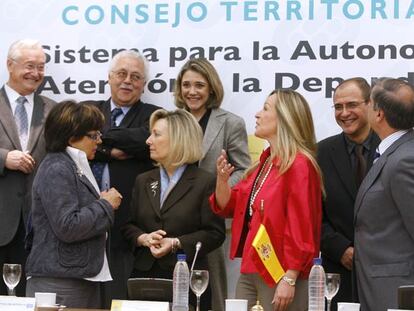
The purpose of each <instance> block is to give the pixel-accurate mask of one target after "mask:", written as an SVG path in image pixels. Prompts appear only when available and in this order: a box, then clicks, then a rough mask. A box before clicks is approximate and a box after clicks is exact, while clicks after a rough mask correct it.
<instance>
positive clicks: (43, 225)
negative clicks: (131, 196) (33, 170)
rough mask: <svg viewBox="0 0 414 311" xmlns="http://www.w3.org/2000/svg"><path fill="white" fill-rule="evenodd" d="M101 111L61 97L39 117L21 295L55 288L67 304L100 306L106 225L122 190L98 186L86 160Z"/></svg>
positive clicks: (104, 276)
mask: <svg viewBox="0 0 414 311" xmlns="http://www.w3.org/2000/svg"><path fill="white" fill-rule="evenodd" d="M103 124H104V117H103V115H102V113H101V112H100V111H99V110H98V108H96V107H94V106H92V105H79V104H77V103H75V102H71V101H67V102H62V103H60V104H58V105H56V106H55V107H53V108H52V110H51V111H50V113H49V115H48V117H47V119H46V123H45V141H46V150H47V155H46V157H45V158H44V160H43V162H42V163H41V164H40V166H39V169H38V172H37V175H36V177H35V180H34V183H33V188H32V226H33V244H32V248H31V252H30V255H29V257H28V259H27V263H26V275H27V276H28V281H27V287H26V295H27V296H28V297H33V296H34V293H35V292H54V293H56V303H58V304H62V305H65V306H68V307H70V308H100V307H101V294H100V286H101V285H100V284H101V282H105V281H110V280H111V279H112V278H111V273H110V271H109V266H108V260H107V257H106V240H107V231H108V229H109V228H110V226H111V225H112V224H113V222H114V210H116V209H117V208H118V207H119V205H120V203H121V199H122V196H121V195H120V194H119V192H118V191H117V190H115V189H114V188H111V189H109V190H107V191H103V192H100V191H99V187H98V185H97V183H96V180H95V178H94V177H93V174H92V172H91V169H90V167H89V164H88V160H92V159H93V158H94V157H95V152H96V149H97V146H98V145H99V144H100V143H101V142H102V141H101V133H100V132H99V129H101V128H102V126H103Z"/></svg>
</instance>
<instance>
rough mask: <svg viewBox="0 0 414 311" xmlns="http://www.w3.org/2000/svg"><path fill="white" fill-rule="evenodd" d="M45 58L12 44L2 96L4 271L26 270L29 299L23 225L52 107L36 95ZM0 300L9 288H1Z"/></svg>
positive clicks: (37, 50) (36, 49)
mask: <svg viewBox="0 0 414 311" xmlns="http://www.w3.org/2000/svg"><path fill="white" fill-rule="evenodd" d="M45 62H46V56H45V53H44V52H43V48H42V46H41V45H40V43H39V42H38V41H35V40H31V39H24V40H19V41H16V42H14V43H13V44H12V45H11V46H10V48H9V51H8V54H7V70H8V71H9V79H8V81H7V83H6V84H5V85H4V86H3V87H2V88H1V90H0V267H3V264H4V263H19V264H21V265H22V277H21V279H20V284H19V286H18V287H17V295H18V296H25V284H26V278H25V276H24V264H25V262H26V257H27V254H26V251H25V250H24V237H25V234H26V230H25V224H26V221H27V215H28V213H29V211H30V203H31V202H30V201H31V188H32V182H33V177H34V174H35V171H36V169H37V167H38V166H39V164H40V162H41V161H42V159H43V157H44V156H45V153H46V149H45V141H44V138H43V125H44V122H45V119H46V116H47V114H48V113H49V110H50V109H51V108H52V106H53V104H54V102H53V101H52V100H50V99H48V98H46V97H43V96H39V95H37V94H35V91H36V89H37V88H38V87H39V85H40V84H41V83H42V81H43V77H44V70H45ZM0 294H1V295H6V294H7V291H6V287H5V285H4V283H3V282H0Z"/></svg>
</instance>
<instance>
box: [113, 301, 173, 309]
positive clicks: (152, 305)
mask: <svg viewBox="0 0 414 311" xmlns="http://www.w3.org/2000/svg"><path fill="white" fill-rule="evenodd" d="M111 311H170V305H169V303H168V302H163V301H142V300H112V304H111Z"/></svg>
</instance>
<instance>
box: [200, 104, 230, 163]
mask: <svg viewBox="0 0 414 311" xmlns="http://www.w3.org/2000/svg"><path fill="white" fill-rule="evenodd" d="M225 113H226V112H224V111H222V110H221V109H212V110H211V114H210V118H209V120H208V123H207V127H206V132H205V133H204V137H203V153H204V156H205V155H206V154H207V151H208V150H209V149H210V147H211V145H212V144H213V142H214V140H215V139H216V137H217V135H218V133H219V132H220V131H221V129H222V127H223V126H224V122H221V120H220V118H221V116H222V115H223V114H225ZM201 161H202V159H201V160H200V162H201Z"/></svg>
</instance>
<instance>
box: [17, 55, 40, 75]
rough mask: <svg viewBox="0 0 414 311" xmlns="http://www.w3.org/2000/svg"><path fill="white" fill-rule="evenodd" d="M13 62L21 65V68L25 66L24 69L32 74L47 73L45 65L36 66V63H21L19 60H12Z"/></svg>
mask: <svg viewBox="0 0 414 311" xmlns="http://www.w3.org/2000/svg"><path fill="white" fill-rule="evenodd" d="M10 59H11V60H12V61H13V62H15V63H16V64H19V65H20V66H23V68H24V69H25V70H27V71H30V72H34V71H36V70H37V71H38V72H45V68H46V66H45V64H34V63H24V64H22V63H20V62H18V61H17V60H15V59H13V58H10Z"/></svg>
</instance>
